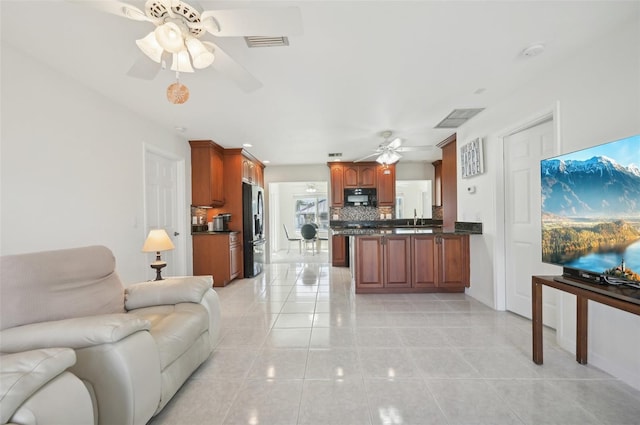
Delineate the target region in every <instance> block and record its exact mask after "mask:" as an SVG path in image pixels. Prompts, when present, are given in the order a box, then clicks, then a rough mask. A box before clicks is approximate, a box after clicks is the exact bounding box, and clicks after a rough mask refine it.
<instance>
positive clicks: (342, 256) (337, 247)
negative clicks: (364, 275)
mask: <svg viewBox="0 0 640 425" xmlns="http://www.w3.org/2000/svg"><path fill="white" fill-rule="evenodd" d="M331 265H332V266H334V267H348V266H349V237H348V236H338V235H336V236H332V237H331Z"/></svg>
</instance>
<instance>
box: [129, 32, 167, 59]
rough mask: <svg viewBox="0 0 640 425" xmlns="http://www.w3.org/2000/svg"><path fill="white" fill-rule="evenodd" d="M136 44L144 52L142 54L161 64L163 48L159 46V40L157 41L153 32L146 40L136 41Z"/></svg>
mask: <svg viewBox="0 0 640 425" xmlns="http://www.w3.org/2000/svg"><path fill="white" fill-rule="evenodd" d="M136 44H137V45H138V47H139V48H140V50H142V52H143V53H144V54H145V55H147V56H149V57H150V58H151V60H152V61H154V62H157V63H160V60H161V59H162V52H163V51H164V50H163V49H162V46H161V45H160V44H158V40H156V35H155V33H154V32H153V31H151V32H150V33H149V34H147V36H146V37H145V38H141V39H140V40H136Z"/></svg>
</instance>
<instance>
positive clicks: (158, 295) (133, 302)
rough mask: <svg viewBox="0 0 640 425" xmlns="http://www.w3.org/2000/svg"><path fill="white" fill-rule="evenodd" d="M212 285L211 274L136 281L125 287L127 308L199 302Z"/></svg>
mask: <svg viewBox="0 0 640 425" xmlns="http://www.w3.org/2000/svg"><path fill="white" fill-rule="evenodd" d="M212 286H213V278H212V277H211V276H186V277H170V278H167V279H163V280H154V281H151V282H142V283H136V284H133V285H130V286H128V287H127V288H126V289H125V308H126V309H127V310H134V309H136V308H142V307H150V306H157V305H163V304H178V303H186V302H192V303H199V302H200V301H202V297H203V296H204V294H205V292H207V290H208V289H209V288H211V287H212Z"/></svg>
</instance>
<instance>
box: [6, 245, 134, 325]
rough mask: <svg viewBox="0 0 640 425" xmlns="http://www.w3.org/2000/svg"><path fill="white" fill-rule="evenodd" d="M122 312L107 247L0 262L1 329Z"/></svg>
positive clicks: (22, 256)
mask: <svg viewBox="0 0 640 425" xmlns="http://www.w3.org/2000/svg"><path fill="white" fill-rule="evenodd" d="M108 313H124V287H123V286H122V282H121V281H120V278H119V277H118V275H117V274H116V273H115V258H114V256H113V253H112V252H111V251H110V250H109V249H108V248H106V247H104V246H90V247H83V248H72V249H63V250H58V251H46V252H36V253H31V254H19V255H7V256H2V257H0V329H6V328H11V327H14V326H20V325H25V324H29V323H36V322H45V321H49V320H60V319H68V318H72V317H82V316H90V315H96V314H108Z"/></svg>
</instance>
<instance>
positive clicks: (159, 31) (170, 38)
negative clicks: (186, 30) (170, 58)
mask: <svg viewBox="0 0 640 425" xmlns="http://www.w3.org/2000/svg"><path fill="white" fill-rule="evenodd" d="M154 34H155V36H156V40H158V44H160V45H161V46H162V48H163V49H164V50H166V51H167V52H171V53H178V52H179V51H180V50H182V49H184V40H183V39H182V31H180V27H179V26H177V25H176V24H174V23H173V22H166V23H164V24H162V25H160V26H159V27H157V28H156V29H155V31H154Z"/></svg>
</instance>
